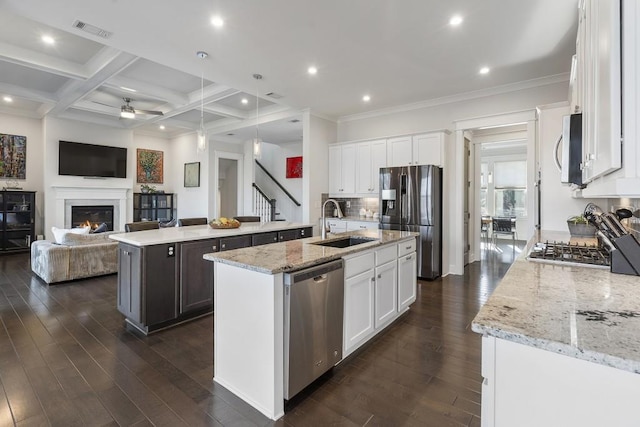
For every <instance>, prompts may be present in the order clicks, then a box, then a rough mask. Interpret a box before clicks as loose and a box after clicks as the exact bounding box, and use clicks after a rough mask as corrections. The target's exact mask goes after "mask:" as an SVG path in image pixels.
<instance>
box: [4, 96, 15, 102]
mask: <svg viewBox="0 0 640 427" xmlns="http://www.w3.org/2000/svg"><path fill="white" fill-rule="evenodd" d="M2 100H3V101H4V102H13V98H12V97H10V96H4V97H2Z"/></svg>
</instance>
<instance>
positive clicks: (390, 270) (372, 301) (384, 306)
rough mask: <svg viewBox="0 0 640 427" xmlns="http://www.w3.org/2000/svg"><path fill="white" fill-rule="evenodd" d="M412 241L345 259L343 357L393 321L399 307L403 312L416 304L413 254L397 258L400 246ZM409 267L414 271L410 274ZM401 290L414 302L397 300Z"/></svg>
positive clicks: (406, 299) (398, 311)
mask: <svg viewBox="0 0 640 427" xmlns="http://www.w3.org/2000/svg"><path fill="white" fill-rule="evenodd" d="M412 241H415V239H413V240H405V241H403V242H400V243H397V244H396V243H394V244H392V245H387V246H382V247H379V248H377V249H372V250H369V251H364V252H359V253H357V254H355V255H352V256H347V257H345V258H344V275H345V281H344V329H343V332H344V340H343V350H342V353H343V357H347V356H348V355H349V354H351V353H353V351H354V350H356V349H357V348H358V347H360V346H361V345H362V344H364V343H365V342H367V341H368V340H369V339H371V338H372V337H373V336H374V335H375V334H376V333H378V332H379V331H381V330H382V329H384V328H385V327H386V326H388V325H389V324H390V323H391V322H392V321H393V320H395V319H396V318H397V317H398V316H399V315H400V313H401V311H400V307H402V311H405V310H406V309H407V308H408V307H409V305H410V304H411V303H412V302H413V301H415V299H416V292H415V287H416V274H417V271H416V255H415V252H413V253H411V254H409V255H404V256H403V257H402V258H401V259H399V258H398V254H399V253H401V252H400V247H401V246H402V247H404V246H406V245H407V243H408V242H412ZM407 257H411V259H412V260H413V262H411V261H404V260H405V259H406V258H407ZM401 262H403V264H402V268H403V270H402V275H401V272H400V265H401V264H400V263H401ZM411 266H413V271H410V268H412V267H411ZM404 282H408V283H404ZM401 289H407V290H408V289H412V290H413V291H412V294H413V299H412V300H411V299H410V298H406V297H405V298H404V304H402V305H401V304H399V300H398V298H399V295H400V294H401ZM404 294H406V291H404V293H403V295H404Z"/></svg>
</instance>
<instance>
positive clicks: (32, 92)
mask: <svg viewBox="0 0 640 427" xmlns="http://www.w3.org/2000/svg"><path fill="white" fill-rule="evenodd" d="M0 92H2V93H4V94H7V95H12V96H15V97H16V98H22V99H28V100H30V101H36V102H46V103H49V104H55V103H56V102H58V98H56V97H55V95H54V94H52V93H49V92H43V91H40V90H36V89H28V88H26V87H22V86H16V85H11V84H8V83H1V82H0Z"/></svg>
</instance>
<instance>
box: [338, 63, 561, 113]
mask: <svg viewBox="0 0 640 427" xmlns="http://www.w3.org/2000/svg"><path fill="white" fill-rule="evenodd" d="M568 81H569V73H562V74H554V75H552V76H546V77H540V78H538V79H531V80H524V81H521V82H517V83H510V84H506V85H502V86H494V87H490V88H487V89H480V90H475V91H471V92H464V93H460V94H457V95H451V96H444V97H442V98H434V99H429V100H426V101H420V102H415V103H411V104H405V105H399V106H396V107H389V108H382V109H380V110H374V111H368V112H366V113H359V114H351V115H348V116H342V117H339V118H338V123H345V122H352V121H356V120H363V119H370V118H374V117H379V116H386V115H389V114H394V113H402V112H405V111H412V110H419V109H422V108H429V107H435V106H438V105H444V104H451V103H454V102H463V101H469V100H472V99H478V98H484V97H487V96H492V95H500V94H503V93H509V92H517V91H520V90H525V89H531V88H534V87H540V86H548V85H552V84H556V83H562V82H568Z"/></svg>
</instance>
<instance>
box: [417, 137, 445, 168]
mask: <svg viewBox="0 0 640 427" xmlns="http://www.w3.org/2000/svg"><path fill="white" fill-rule="evenodd" d="M412 143H413V147H412V148H413V162H414V163H413V164H414V165H436V166H442V150H443V149H444V147H443V144H444V133H442V132H438V133H427V134H423V135H414V136H413V137H412Z"/></svg>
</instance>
